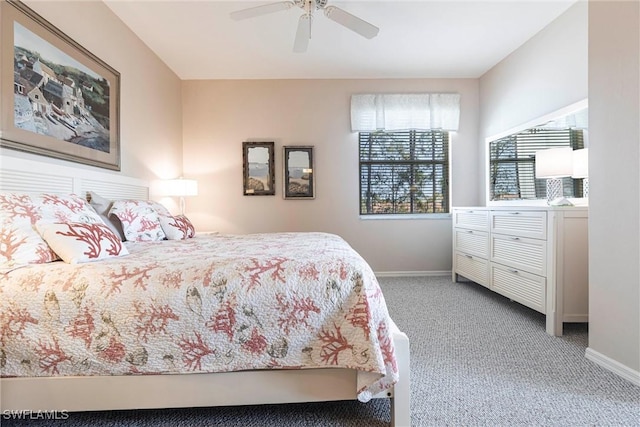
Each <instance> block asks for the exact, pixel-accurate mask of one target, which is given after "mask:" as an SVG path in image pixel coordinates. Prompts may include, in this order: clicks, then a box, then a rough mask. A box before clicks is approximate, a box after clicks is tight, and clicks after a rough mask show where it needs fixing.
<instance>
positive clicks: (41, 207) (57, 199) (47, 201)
mask: <svg viewBox="0 0 640 427" xmlns="http://www.w3.org/2000/svg"><path fill="white" fill-rule="evenodd" d="M31 200H32V203H33V205H34V206H35V207H36V209H38V214H39V218H38V219H37V221H36V223H37V224H44V223H54V222H85V223H98V224H104V222H103V221H102V219H101V218H100V215H98V213H97V212H96V211H95V210H94V209H93V208H92V207H91V206H89V204H88V203H87V201H86V200H84V199H83V198H82V197H79V196H77V195H75V194H69V195H58V194H41V195H38V196H32V197H31Z"/></svg>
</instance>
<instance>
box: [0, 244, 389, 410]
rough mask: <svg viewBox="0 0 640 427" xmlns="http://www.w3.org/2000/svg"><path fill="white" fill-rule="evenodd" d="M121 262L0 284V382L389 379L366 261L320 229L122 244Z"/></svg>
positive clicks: (368, 382) (9, 278) (361, 387)
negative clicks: (348, 371) (331, 373)
mask: <svg viewBox="0 0 640 427" xmlns="http://www.w3.org/2000/svg"><path fill="white" fill-rule="evenodd" d="M126 246H127V248H128V251H129V253H130V254H129V255H128V256H126V257H118V258H108V259H105V260H101V261H97V262H93V263H86V264H77V265H70V264H65V263H62V262H54V263H50V264H46V265H36V264H34V265H29V266H27V267H25V268H21V269H17V270H14V271H11V272H10V273H8V274H5V275H1V276H0V356H1V357H0V372H1V374H2V376H3V377H12V376H23V377H24V376H26V377H29V376H52V375H129V374H171V373H196V372H226V371H238V370H247V369H305V368H328V367H334V368H335V367H340V368H352V369H355V370H357V371H358V390H357V392H358V397H359V399H360V400H362V401H367V400H369V399H370V398H371V397H372V396H373V395H375V394H377V393H379V392H380V391H382V390H385V389H388V388H389V387H391V386H392V385H393V384H394V383H395V382H396V381H397V380H398V369H397V364H396V359H395V352H394V347H393V341H392V339H391V336H390V330H389V325H390V321H389V317H388V312H387V308H386V304H385V301H384V296H383V294H382V292H381V289H380V287H379V285H378V282H377V280H376V278H375V276H374V274H373V272H372V271H371V268H370V267H369V265H368V264H367V263H366V262H365V261H364V260H363V259H362V257H361V256H360V255H359V254H358V253H357V252H355V251H354V250H353V249H352V248H351V247H350V246H349V245H348V244H347V243H346V242H345V241H344V240H343V239H342V238H340V237H338V236H335V235H332V234H326V233H274V234H254V235H225V234H213V235H202V236H197V237H195V238H192V239H187V240H166V241H162V242H127V243H126Z"/></svg>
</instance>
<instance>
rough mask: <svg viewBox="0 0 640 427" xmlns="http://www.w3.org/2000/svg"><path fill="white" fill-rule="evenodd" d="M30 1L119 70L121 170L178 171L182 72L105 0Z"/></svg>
mask: <svg viewBox="0 0 640 427" xmlns="http://www.w3.org/2000/svg"><path fill="white" fill-rule="evenodd" d="M25 3H26V4H27V5H28V6H29V7H31V8H32V9H33V10H35V11H36V12H37V13H38V14H40V15H42V16H43V17H44V18H45V19H47V20H48V21H49V22H51V23H52V24H53V25H54V26H56V27H57V28H59V29H60V30H61V31H63V32H64V33H66V34H67V35H68V36H69V37H71V38H72V39H73V40H75V41H76V42H77V43H79V44H80V45H81V46H83V47H84V48H86V49H87V50H89V51H90V52H92V53H93V54H94V55H96V56H97V57H98V58H100V59H102V60H103V61H104V62H106V63H107V64H109V65H110V66H111V67H113V68H114V69H116V70H117V71H118V72H119V73H120V75H121V80H120V84H121V92H120V109H121V112H120V125H121V135H120V137H121V150H122V171H121V174H122V175H127V176H133V177H136V178H142V179H156V178H158V177H161V178H174V177H177V176H179V175H180V174H181V169H182V100H181V81H180V80H179V79H178V77H177V76H176V75H175V74H174V73H173V72H172V71H171V70H170V69H169V68H168V67H167V66H166V65H165V64H164V63H163V62H162V61H160V59H159V58H158V57H157V56H156V55H155V54H154V53H153V52H152V51H151V49H149V48H148V47H147V46H146V45H145V44H143V43H142V41H141V40H140V39H139V38H138V37H137V36H136V35H135V34H133V33H132V32H131V31H130V30H129V28H128V27H127V26H126V25H124V23H123V22H122V21H120V19H119V18H117V17H116V16H115V15H114V14H113V13H112V12H111V10H110V9H109V8H108V7H107V6H105V4H104V3H102V2H99V1H91V2H78V1H51V2H43V1H26V2H25ZM0 155H1V156H2V161H3V162H5V161H9V162H10V161H11V158H13V157H21V158H28V159H34V160H42V161H43V162H44V163H45V164H48V163H52V164H66V165H72V166H78V167H79V168H87V169H94V170H95V169H96V168H92V167H89V166H80V165H79V164H77V163H71V162H65V161H61V160H55V159H50V158H47V157H43V156H34V155H29V154H26V153H21V152H18V151H14V150H5V149H2V150H0ZM104 171H106V169H105V170H104ZM114 173H115V172H114Z"/></svg>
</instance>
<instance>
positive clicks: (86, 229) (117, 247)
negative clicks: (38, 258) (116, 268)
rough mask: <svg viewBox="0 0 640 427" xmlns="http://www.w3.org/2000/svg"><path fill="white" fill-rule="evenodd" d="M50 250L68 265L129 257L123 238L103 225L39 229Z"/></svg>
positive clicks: (71, 223) (65, 225) (67, 225)
mask: <svg viewBox="0 0 640 427" xmlns="http://www.w3.org/2000/svg"><path fill="white" fill-rule="evenodd" d="M38 232H40V235H41V236H42V238H43V239H44V240H45V241H46V242H47V243H48V244H49V247H51V249H53V250H54V251H55V253H56V254H58V256H59V257H60V258H62V260H63V261H64V262H66V263H67V264H78V263H81V262H88V261H97V260H100V259H104V258H111V257H117V256H122V255H128V254H129V252H128V251H127V248H125V247H124V245H123V244H122V240H120V237H118V236H117V235H116V233H114V232H113V231H112V230H111V229H110V228H109V227H108V226H106V225H105V224H99V223H87V222H70V223H53V224H40V225H38Z"/></svg>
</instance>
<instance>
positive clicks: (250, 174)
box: [242, 141, 315, 199]
mask: <svg viewBox="0 0 640 427" xmlns="http://www.w3.org/2000/svg"><path fill="white" fill-rule="evenodd" d="M274 145H275V144H274V142H272V141H271V142H249V141H245V142H243V143H242V160H243V194H244V195H245V196H273V195H275V194H276V189H275V148H274ZM282 169H283V170H282V177H283V196H284V198H285V199H313V198H314V197H315V180H314V172H315V171H314V169H313V146H310V145H286V146H284V147H283V168H282Z"/></svg>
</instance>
